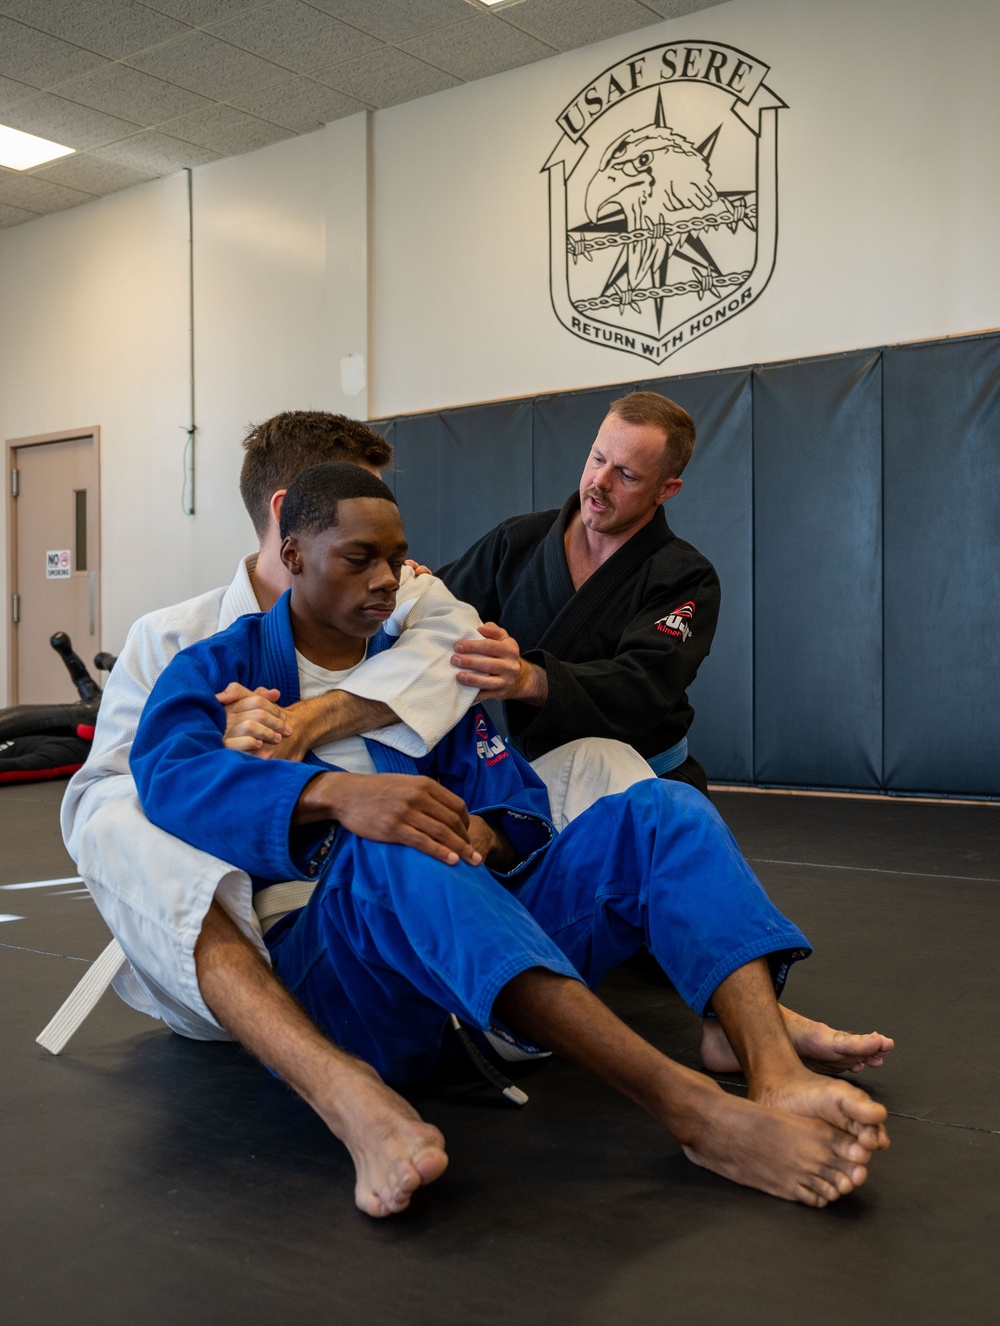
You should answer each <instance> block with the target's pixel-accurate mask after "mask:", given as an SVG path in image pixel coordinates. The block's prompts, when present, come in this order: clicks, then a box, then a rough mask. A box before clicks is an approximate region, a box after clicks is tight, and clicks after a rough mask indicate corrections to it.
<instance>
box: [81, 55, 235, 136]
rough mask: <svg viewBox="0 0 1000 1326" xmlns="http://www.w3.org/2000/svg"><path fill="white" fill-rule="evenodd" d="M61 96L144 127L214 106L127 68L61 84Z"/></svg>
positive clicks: (122, 66) (108, 69)
mask: <svg viewBox="0 0 1000 1326" xmlns="http://www.w3.org/2000/svg"><path fill="white" fill-rule="evenodd" d="M59 95H60V96H61V97H66V98H67V99H68V100H69V101H75V102H78V103H79V104H80V105H81V106H90V107H91V108H92V109H94V110H99V111H105V112H106V113H107V114H109V115H117V116H120V117H121V118H122V119H125V120H131V121H132V123H133V124H141V125H152V124H160V123H161V122H162V121H163V120H173V119H175V118H176V117H177V116H178V115H187V114H190V112H191V111H196V110H199V109H200V108H201V107H202V106H208V105H210V104H211V103H210V102H209V101H208V100H207V99H206V98H205V97H199V96H198V94H197V93H196V92H188V91H187V90H186V89H185V88H182V87H178V86H177V84H176V83H164V82H163V80H162V79H159V78H153V77H152V75H151V74H144V73H142V71H141V70H139V69H133V68H132V67H131V66H130V65H127V64H109V65H105V66H104V68H103V69H98V70H97V71H96V72H95V73H93V74H87V75H85V76H84V77H83V78H75V79H74V80H73V81H72V82H71V83H62V84H60V87H59Z"/></svg>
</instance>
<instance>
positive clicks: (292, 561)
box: [272, 494, 302, 576]
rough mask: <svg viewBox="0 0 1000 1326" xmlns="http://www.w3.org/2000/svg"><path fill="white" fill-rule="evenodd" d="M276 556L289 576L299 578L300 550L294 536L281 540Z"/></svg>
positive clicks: (300, 572) (300, 569)
mask: <svg viewBox="0 0 1000 1326" xmlns="http://www.w3.org/2000/svg"><path fill="white" fill-rule="evenodd" d="M275 496H277V494H275ZM272 500H273V499H272ZM278 555H279V556H280V558H281V560H282V562H283V563H284V565H285V569H286V570H287V571H288V574H289V575H292V576H300V575H301V574H302V550H301V548H300V547H299V541H298V539H297V538H296V537H295V535H294V534H289V536H288V538H287V539H282V540H281V549H280V551H279V554H278Z"/></svg>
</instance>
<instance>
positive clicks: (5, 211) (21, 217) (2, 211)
mask: <svg viewBox="0 0 1000 1326" xmlns="http://www.w3.org/2000/svg"><path fill="white" fill-rule="evenodd" d="M38 215H39V214H38V212H26V211H25V210H24V208H23V207H7V206H5V205H4V204H3V203H0V230H4V229H6V227H7V226H19V225H20V224H21V222H22V221H34V219H35V217H36V216H38Z"/></svg>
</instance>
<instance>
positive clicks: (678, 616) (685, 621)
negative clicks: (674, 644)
mask: <svg viewBox="0 0 1000 1326" xmlns="http://www.w3.org/2000/svg"><path fill="white" fill-rule="evenodd" d="M694 613H695V607H694V604H693V603H692V602H691V600H690V599H689V600H688V601H687V603H682V604H681V606H680V607H679V608H674V610H673V612H668V613H667V615H666V617H661V618H660V620H659V621H658V622H656V623H655V626H656V629H657V630H658V631H660V632H661V633H662V634H663V635H672V636H673V637H674V638H675V639H677V640H689V639H690V638H691V626H690V621H691V618H692V617H693V616H694Z"/></svg>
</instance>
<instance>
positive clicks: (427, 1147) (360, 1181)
mask: <svg viewBox="0 0 1000 1326" xmlns="http://www.w3.org/2000/svg"><path fill="white" fill-rule="evenodd" d="M356 1062H357V1072H356V1074H353V1075H352V1076H351V1081H350V1084H349V1085H348V1083H347V1082H346V1081H345V1075H344V1073H343V1069H341V1072H340V1075H339V1078H338V1081H337V1088H336V1099H335V1100H334V1101H333V1102H332V1103H331V1104H330V1105H328V1106H327V1107H326V1108H324V1106H323V1103H322V1102H318V1101H317V1102H314V1108H315V1109H316V1110H317V1111H318V1113H319V1114H320V1116H321V1117H322V1119H323V1120H324V1122H325V1123H326V1125H327V1127H328V1128H329V1129H330V1131H331V1132H332V1133H334V1134H335V1136H337V1137H339V1138H340V1140H341V1141H342V1142H343V1143H344V1145H345V1146H346V1147H347V1149H348V1151H349V1152H350V1153H351V1159H352V1160H353V1161H354V1169H355V1174H356V1179H357V1182H356V1183H355V1187H354V1201H355V1204H356V1205H357V1207H358V1209H359V1210H360V1211H364V1213H365V1214H366V1215H370V1216H389V1215H397V1214H398V1213H399V1212H400V1211H405V1210H406V1208H407V1207H408V1206H409V1204H410V1199H411V1198H412V1197H413V1194H414V1193H415V1192H416V1191H417V1189H418V1188H420V1187H421V1186H422V1185H423V1184H426V1183H433V1182H434V1180H435V1179H439V1178H440V1177H441V1175H442V1174H443V1173H444V1172H445V1170H446V1169H447V1168H448V1156H447V1154H446V1152H445V1144H444V1137H443V1136H442V1134H441V1132H440V1131H439V1130H438V1129H437V1128H435V1127H434V1126H433V1125H432V1124H429V1123H424V1122H423V1120H422V1119H421V1118H420V1115H419V1114H418V1113H417V1112H416V1110H415V1109H414V1108H413V1106H412V1105H410V1104H408V1102H407V1101H405V1100H404V1099H403V1098H402V1096H398V1095H397V1094H396V1093H395V1091H392V1090H391V1089H390V1088H389V1087H387V1086H386V1085H385V1083H384V1082H383V1081H382V1079H381V1078H380V1077H379V1075H378V1074H377V1073H376V1072H375V1070H374V1069H372V1068H369V1066H368V1065H367V1064H364V1063H361V1062H360V1061H356Z"/></svg>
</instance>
